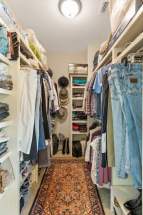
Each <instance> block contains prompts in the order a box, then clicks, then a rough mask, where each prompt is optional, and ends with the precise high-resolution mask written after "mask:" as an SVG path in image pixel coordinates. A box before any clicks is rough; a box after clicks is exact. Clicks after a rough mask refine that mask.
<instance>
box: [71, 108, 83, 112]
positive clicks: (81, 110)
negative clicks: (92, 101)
mask: <svg viewBox="0 0 143 215" xmlns="http://www.w3.org/2000/svg"><path fill="white" fill-rule="evenodd" d="M73 111H75V112H78V111H80V112H84V111H83V108H77V109H72V112H73Z"/></svg>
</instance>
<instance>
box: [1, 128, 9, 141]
mask: <svg viewBox="0 0 143 215" xmlns="http://www.w3.org/2000/svg"><path fill="white" fill-rule="evenodd" d="M6 138H8V135H7V132H6V131H5V130H4V129H0V139H6Z"/></svg>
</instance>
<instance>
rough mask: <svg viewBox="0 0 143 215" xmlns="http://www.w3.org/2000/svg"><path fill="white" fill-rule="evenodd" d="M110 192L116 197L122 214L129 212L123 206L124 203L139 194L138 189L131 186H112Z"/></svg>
mask: <svg viewBox="0 0 143 215" xmlns="http://www.w3.org/2000/svg"><path fill="white" fill-rule="evenodd" d="M112 194H113V198H114V197H115V198H116V199H117V201H118V203H119V205H120V208H121V210H122V212H123V214H124V215H128V214H129V210H128V209H126V208H125V207H124V203H125V202H127V201H129V200H131V199H136V198H137V197H138V195H139V193H138V191H137V190H136V189H135V188H133V187H132V186H112ZM113 201H114V199H113Z"/></svg>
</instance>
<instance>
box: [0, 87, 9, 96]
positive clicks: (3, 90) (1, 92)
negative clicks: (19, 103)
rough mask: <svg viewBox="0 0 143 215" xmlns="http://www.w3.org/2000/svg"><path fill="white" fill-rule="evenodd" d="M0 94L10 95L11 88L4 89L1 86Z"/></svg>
mask: <svg viewBox="0 0 143 215" xmlns="http://www.w3.org/2000/svg"><path fill="white" fill-rule="evenodd" d="M0 94H2V95H12V90H6V89H3V88H0Z"/></svg>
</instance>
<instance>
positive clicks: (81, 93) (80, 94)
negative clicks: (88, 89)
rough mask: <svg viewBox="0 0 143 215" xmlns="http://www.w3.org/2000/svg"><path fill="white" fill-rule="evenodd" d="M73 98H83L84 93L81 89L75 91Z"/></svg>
mask: <svg viewBox="0 0 143 215" xmlns="http://www.w3.org/2000/svg"><path fill="white" fill-rule="evenodd" d="M73 97H74V98H78V97H84V91H83V90H81V89H76V90H74V91H73Z"/></svg>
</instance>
